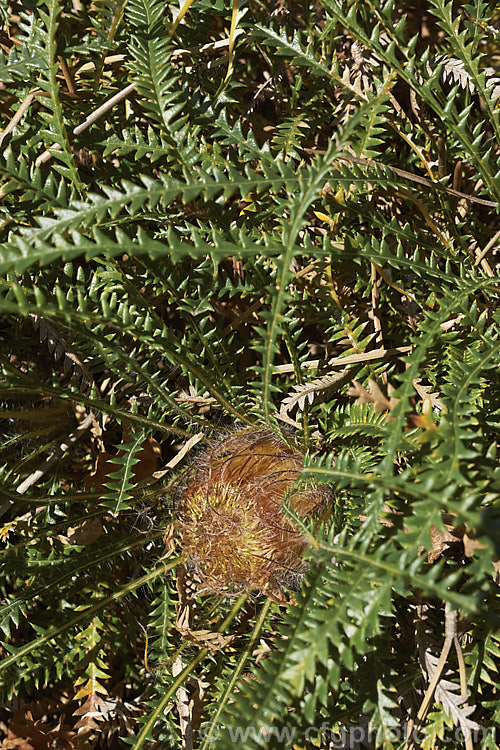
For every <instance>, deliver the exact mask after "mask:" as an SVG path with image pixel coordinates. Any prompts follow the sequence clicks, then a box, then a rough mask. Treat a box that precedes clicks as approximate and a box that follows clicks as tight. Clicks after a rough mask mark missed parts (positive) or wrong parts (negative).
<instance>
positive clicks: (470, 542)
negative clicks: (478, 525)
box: [463, 532, 486, 557]
mask: <svg viewBox="0 0 500 750" xmlns="http://www.w3.org/2000/svg"><path fill="white" fill-rule="evenodd" d="M471 533H472V532H471ZM463 543H464V552H465V556H466V557H473V556H474V550H476V549H486V546H485V545H484V544H483V543H482V542H478V540H477V539H475V538H474V536H469V534H468V533H465V534H464V536H463Z"/></svg>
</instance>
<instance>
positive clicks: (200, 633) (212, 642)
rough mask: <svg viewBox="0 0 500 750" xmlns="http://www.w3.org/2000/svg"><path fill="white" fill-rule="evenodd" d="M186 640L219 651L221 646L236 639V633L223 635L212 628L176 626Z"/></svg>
mask: <svg viewBox="0 0 500 750" xmlns="http://www.w3.org/2000/svg"><path fill="white" fill-rule="evenodd" d="M176 630H177V631H178V632H179V633H180V634H181V635H182V637H183V638H184V640H186V641H189V642H190V643H195V644H196V645H197V646H201V647H202V648H208V649H209V650H210V651H219V650H220V649H221V648H225V647H226V646H228V645H229V644H230V643H231V641H232V640H233V639H234V635H222V633H218V632H217V631H215V632H214V631H212V630H189V629H188V628H176Z"/></svg>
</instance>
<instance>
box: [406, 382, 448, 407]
mask: <svg viewBox="0 0 500 750" xmlns="http://www.w3.org/2000/svg"><path fill="white" fill-rule="evenodd" d="M412 385H413V387H414V388H415V390H416V392H417V393H418V395H419V396H420V398H421V399H422V401H425V400H426V399H429V400H430V403H431V406H432V407H433V408H436V409H439V410H440V411H441V410H442V409H444V404H443V402H442V401H441V399H440V398H439V393H431V392H430V391H431V388H432V386H431V385H422V378H415V379H414V380H412Z"/></svg>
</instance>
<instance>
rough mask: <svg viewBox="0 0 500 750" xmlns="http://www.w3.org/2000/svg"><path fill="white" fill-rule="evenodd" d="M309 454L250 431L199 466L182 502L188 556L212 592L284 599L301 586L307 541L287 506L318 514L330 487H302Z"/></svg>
mask: <svg viewBox="0 0 500 750" xmlns="http://www.w3.org/2000/svg"><path fill="white" fill-rule="evenodd" d="M302 470H303V455H302V454H301V453H300V452H299V451H297V450H295V449H293V448H290V447H289V446H288V445H287V444H286V443H284V442H283V441H282V440H280V439H279V438H277V437H276V436H275V435H274V434H273V433H272V432H270V431H267V430H261V429H254V428H250V429H247V430H241V431H239V432H236V433H235V434H233V435H230V436H229V437H226V438H223V439H222V440H220V441H218V442H216V443H214V444H213V445H212V446H210V447H209V448H208V450H207V451H206V452H205V453H204V454H202V455H201V456H200V458H199V460H198V463H197V466H196V469H195V471H194V474H193V476H192V478H191V481H190V482H189V484H188V486H187V487H186V489H185V491H184V492H183V494H182V497H181V499H180V503H179V509H178V510H179V523H178V526H179V531H180V539H181V545H182V549H183V558H184V562H185V563H186V565H187V567H188V569H190V570H191V571H192V572H194V573H195V574H196V576H198V577H199V579H200V580H201V581H202V584H203V586H204V587H206V589H208V590H210V591H214V592H218V593H223V594H229V595H235V594H237V593H240V592H241V591H251V590H260V591H262V592H263V593H267V594H269V595H271V596H278V597H279V596H280V595H281V592H282V590H283V587H284V586H290V585H293V584H294V583H296V582H297V580H300V578H301V575H302V572H303V570H304V563H303V560H302V557H303V554H304V550H305V547H306V541H305V539H304V536H303V534H302V533H301V531H300V530H299V529H298V528H297V526H296V525H295V524H294V523H293V521H292V520H291V519H290V518H289V517H288V516H287V515H286V513H285V511H284V509H283V501H284V500H285V498H286V500H287V502H288V503H289V505H290V507H291V509H292V510H293V511H295V512H296V513H297V514H298V515H301V516H304V517H306V516H311V515H313V514H314V513H316V512H317V511H318V510H319V509H320V508H321V507H322V506H323V505H324V504H325V501H326V499H327V497H328V490H327V488H325V487H324V486H320V487H317V486H315V487H313V486H306V487H304V486H301V487H300V489H297V488H296V486H295V485H296V482H297V480H298V479H299V477H300V475H301V473H302Z"/></svg>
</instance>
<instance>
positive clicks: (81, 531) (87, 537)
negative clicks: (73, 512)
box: [57, 518, 104, 547]
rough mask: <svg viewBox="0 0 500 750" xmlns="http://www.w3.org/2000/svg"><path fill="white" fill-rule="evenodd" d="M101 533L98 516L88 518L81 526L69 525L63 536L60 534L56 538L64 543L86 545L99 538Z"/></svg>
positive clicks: (102, 532) (102, 531) (102, 530)
mask: <svg viewBox="0 0 500 750" xmlns="http://www.w3.org/2000/svg"><path fill="white" fill-rule="evenodd" d="M103 534H104V529H103V527H102V523H101V522H100V520H99V519H98V518H89V519H88V521H84V522H83V523H82V525H81V526H70V527H69V528H68V529H67V534H66V535H65V536H62V535H60V536H58V537H57V538H58V539H59V540H60V541H62V542H64V544H80V545H82V546H85V547H86V546H87V545H88V544H92V543H93V542H95V541H96V540H97V539H99V537H101V536H102V535H103Z"/></svg>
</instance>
